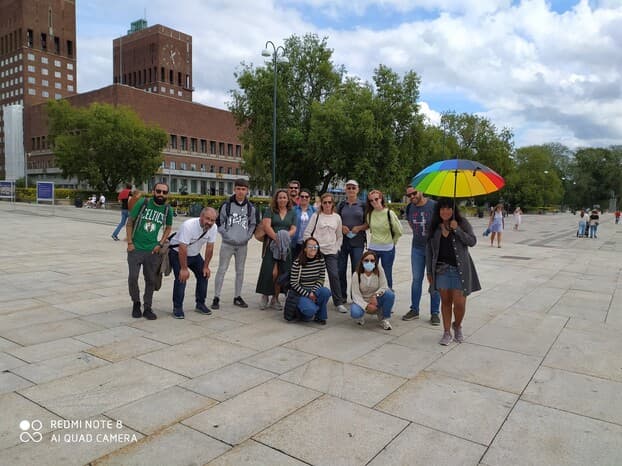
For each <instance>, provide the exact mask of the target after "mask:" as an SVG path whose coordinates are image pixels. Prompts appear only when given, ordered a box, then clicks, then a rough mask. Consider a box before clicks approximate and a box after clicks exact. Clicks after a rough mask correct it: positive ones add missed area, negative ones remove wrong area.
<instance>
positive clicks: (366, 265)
mask: <svg viewBox="0 0 622 466" xmlns="http://www.w3.org/2000/svg"><path fill="white" fill-rule="evenodd" d="M363 268H364V269H365V272H373V271H374V269H375V268H376V264H375V263H374V262H363Z"/></svg>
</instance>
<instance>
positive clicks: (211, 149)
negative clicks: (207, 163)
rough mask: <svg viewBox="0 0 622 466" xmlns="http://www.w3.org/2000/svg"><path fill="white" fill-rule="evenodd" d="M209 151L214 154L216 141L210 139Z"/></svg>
mask: <svg viewBox="0 0 622 466" xmlns="http://www.w3.org/2000/svg"><path fill="white" fill-rule="evenodd" d="M209 153H210V154H215V153H216V141H210V142H209Z"/></svg>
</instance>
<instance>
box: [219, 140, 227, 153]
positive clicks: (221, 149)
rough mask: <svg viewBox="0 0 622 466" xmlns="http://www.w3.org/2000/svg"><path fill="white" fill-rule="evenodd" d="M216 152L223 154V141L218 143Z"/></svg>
mask: <svg viewBox="0 0 622 466" xmlns="http://www.w3.org/2000/svg"><path fill="white" fill-rule="evenodd" d="M218 154H219V155H225V143H224V142H219V143H218Z"/></svg>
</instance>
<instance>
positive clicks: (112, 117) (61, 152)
mask: <svg viewBox="0 0 622 466" xmlns="http://www.w3.org/2000/svg"><path fill="white" fill-rule="evenodd" d="M47 110H48V117H49V128H50V137H51V140H52V144H53V151H54V156H55V158H56V163H57V165H58V167H60V168H61V170H62V171H63V176H64V177H67V178H69V177H76V178H77V179H78V182H86V183H88V184H89V185H90V186H91V187H93V188H96V189H99V190H106V191H108V192H112V191H115V190H116V189H117V187H118V186H119V184H121V183H122V182H123V181H130V180H133V181H134V182H135V183H143V182H146V181H148V180H149V179H150V178H151V177H152V176H153V174H154V173H155V172H156V171H157V170H158V167H159V166H160V164H161V163H162V149H163V148H164V147H165V146H166V142H167V139H166V133H165V132H164V131H163V130H162V129H160V128H158V127H155V126H148V125H146V124H145V123H144V122H143V121H142V120H141V119H140V118H139V117H138V115H137V114H136V113H135V112H134V111H133V110H132V109H130V108H128V107H114V106H112V105H109V104H99V103H94V104H91V105H90V106H89V107H86V108H76V107H72V106H71V104H69V102H67V101H65V100H58V101H50V102H49V104H48V108H47Z"/></svg>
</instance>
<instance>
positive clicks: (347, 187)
mask: <svg viewBox="0 0 622 466" xmlns="http://www.w3.org/2000/svg"><path fill="white" fill-rule="evenodd" d="M346 189H356V186H346Z"/></svg>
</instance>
